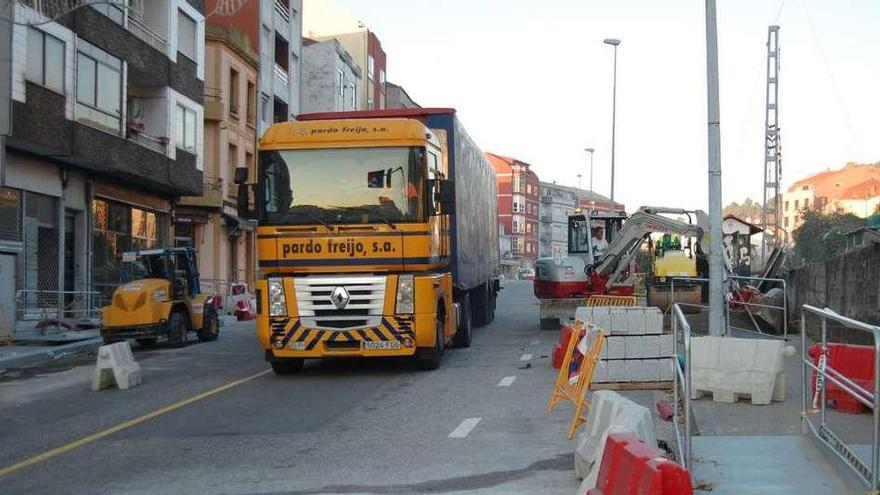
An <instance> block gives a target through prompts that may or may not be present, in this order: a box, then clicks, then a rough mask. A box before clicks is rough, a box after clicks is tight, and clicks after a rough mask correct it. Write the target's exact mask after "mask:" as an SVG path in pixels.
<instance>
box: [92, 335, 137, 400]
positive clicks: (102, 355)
mask: <svg viewBox="0 0 880 495" xmlns="http://www.w3.org/2000/svg"><path fill="white" fill-rule="evenodd" d="M140 383H141V365H139V364H138V363H136V362H135V360H134V356H133V355H132V354H131V347H129V346H128V342H117V343H115V344H110V345H104V346H101V347H100V348H98V360H97V363H95V372H94V374H93V375H92V390H101V389H102V388H107V387H109V386H111V385H116V387H117V388H119V389H121V390H124V389H127V388H130V387H135V386H137V385H140Z"/></svg>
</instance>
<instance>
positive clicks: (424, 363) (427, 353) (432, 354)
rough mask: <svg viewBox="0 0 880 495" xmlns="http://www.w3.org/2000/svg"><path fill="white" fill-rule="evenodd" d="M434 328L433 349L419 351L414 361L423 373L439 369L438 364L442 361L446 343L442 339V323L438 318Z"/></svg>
mask: <svg viewBox="0 0 880 495" xmlns="http://www.w3.org/2000/svg"><path fill="white" fill-rule="evenodd" d="M435 326H436V332H437V336H436V339H435V342H434V347H432V348H431V349H425V350H422V349H419V351H420V352H419V356H418V358H417V360H416V363H417V364H418V366H419V368H421V369H423V370H425V371H431V370H436V369H437V368H439V367H440V363H441V362H442V361H443V348H444V347H446V343H445V342H444V339H443V321H442V320H441V319H440V318H437V322H436V323H435Z"/></svg>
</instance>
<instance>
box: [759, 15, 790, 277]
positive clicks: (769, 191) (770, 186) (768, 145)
mask: <svg viewBox="0 0 880 495" xmlns="http://www.w3.org/2000/svg"><path fill="white" fill-rule="evenodd" d="M778 103H779V26H770V27H769V29H768V32H767V109H766V114H765V117H764V118H765V120H764V126H765V128H766V131H765V139H764V203H763V205H764V209H763V211H762V218H761V221H762V227H764V233H763V235H762V241H761V258H762V259H763V260H765V261H766V259H767V245H768V244H771V243H772V244H774V245H779V244H781V243H782V242H784V236H785V231H784V229H783V228H782V226H781V225H780V224H781V222H780V215H781V211H780V208H779V207H780V205H781V203H782V198H781V196H780V191H779V184H780V181H781V180H782V158H781V145H780V139H779V119H778V117H779V106H778Z"/></svg>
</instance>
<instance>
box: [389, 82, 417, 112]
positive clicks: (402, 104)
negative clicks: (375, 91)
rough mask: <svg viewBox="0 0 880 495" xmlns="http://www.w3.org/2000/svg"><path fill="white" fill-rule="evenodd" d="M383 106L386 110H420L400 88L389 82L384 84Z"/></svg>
mask: <svg viewBox="0 0 880 495" xmlns="http://www.w3.org/2000/svg"><path fill="white" fill-rule="evenodd" d="M385 106H386V108H422V106H421V105H419V104H418V103H416V102H414V101H413V100H412V98H410V97H409V95H408V94H407V92H406V91H405V90H404V89H403V88H402V87H401V86H398V85H396V84H394V83H390V82H386V83H385Z"/></svg>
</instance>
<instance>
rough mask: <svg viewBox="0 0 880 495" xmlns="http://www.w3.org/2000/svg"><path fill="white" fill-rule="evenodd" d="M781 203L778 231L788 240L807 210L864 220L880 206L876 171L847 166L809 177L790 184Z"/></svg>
mask: <svg viewBox="0 0 880 495" xmlns="http://www.w3.org/2000/svg"><path fill="white" fill-rule="evenodd" d="M781 203H782V227H783V229H784V230H785V231H786V232H787V233H788V238H789V239H791V233H792V232H793V231H794V230H795V229H796V228H798V227H799V226H800V224H801V222H802V218H801V215H802V214H803V212H804V210H807V209H810V208H820V209H821V210H822V211H825V212H831V211H838V212H841V213H852V214H853V215H856V216H858V217H861V218H867V217H869V216H870V215H871V214H872V213H874V211H875V209H876V208H877V205H878V204H880V167H878V166H877V165H861V164H856V163H848V164H846V166H845V167H843V168H842V169H839V170H827V171H825V172H820V173H818V174H814V175H811V176H809V177H807V178H805V179H801V180H799V181H797V182H795V183H794V184H792V185H791V187H789V188H788V191H786V192H785V193H783V194H782V202H781Z"/></svg>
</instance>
